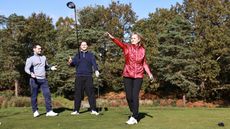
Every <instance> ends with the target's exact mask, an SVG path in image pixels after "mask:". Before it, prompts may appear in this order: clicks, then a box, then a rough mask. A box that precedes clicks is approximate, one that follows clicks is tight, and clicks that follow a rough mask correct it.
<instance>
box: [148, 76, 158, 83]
mask: <svg viewBox="0 0 230 129" xmlns="http://www.w3.org/2000/svg"><path fill="white" fill-rule="evenodd" d="M149 79H150V82H151V83H153V82H155V81H156V79H155V78H154V77H153V75H152V74H151V75H149Z"/></svg>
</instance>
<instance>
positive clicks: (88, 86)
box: [74, 76, 96, 112]
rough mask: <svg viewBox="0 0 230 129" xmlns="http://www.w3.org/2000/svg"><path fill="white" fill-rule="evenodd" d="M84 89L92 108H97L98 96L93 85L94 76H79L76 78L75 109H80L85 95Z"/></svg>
mask: <svg viewBox="0 0 230 129" xmlns="http://www.w3.org/2000/svg"><path fill="white" fill-rule="evenodd" d="M84 91H85V92H86V95H87V96H88V99H89V105H90V109H91V110H96V98H95V92H94V87H93V77H92V76H77V77H76V79H75V93H74V97H75V98H74V111H78V112H79V110H80V106H81V100H82V98H83V96H84Z"/></svg>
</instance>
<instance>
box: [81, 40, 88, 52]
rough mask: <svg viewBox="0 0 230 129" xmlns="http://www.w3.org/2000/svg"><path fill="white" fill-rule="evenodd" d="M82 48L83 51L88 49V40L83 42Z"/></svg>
mask: <svg viewBox="0 0 230 129" xmlns="http://www.w3.org/2000/svg"><path fill="white" fill-rule="evenodd" d="M80 48H81V50H82V51H86V50H87V48H88V45H87V43H86V42H82V43H81V46H80Z"/></svg>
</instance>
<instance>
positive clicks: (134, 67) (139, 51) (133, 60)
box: [107, 32, 153, 125]
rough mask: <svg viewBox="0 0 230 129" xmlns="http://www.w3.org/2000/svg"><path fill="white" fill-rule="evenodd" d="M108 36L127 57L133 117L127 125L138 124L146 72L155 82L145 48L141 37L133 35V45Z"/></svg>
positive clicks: (126, 82) (125, 74) (128, 96)
mask: <svg viewBox="0 0 230 129" xmlns="http://www.w3.org/2000/svg"><path fill="white" fill-rule="evenodd" d="M107 35H108V36H109V37H110V38H111V39H112V41H113V42H114V43H116V45H118V46H119V47H121V48H122V50H123V53H124V57H125V66H124V70H123V77H124V85H125V92H126V99H127V102H128V105H129V109H130V111H131V112H132V116H131V117H130V118H129V120H128V121H126V123H127V124H130V125H131V124H137V118H138V112H139V111H138V109H139V92H140V90H141V85H142V82H143V77H144V71H146V72H147V74H148V75H149V78H150V79H151V80H153V75H152V73H151V71H150V69H149V66H148V65H147V63H146V57H145V48H144V47H143V45H142V44H141V36H140V35H139V34H137V33H133V34H132V37H131V44H127V43H122V42H121V41H120V40H118V39H116V38H114V37H113V36H112V35H111V34H110V33H108V32H107Z"/></svg>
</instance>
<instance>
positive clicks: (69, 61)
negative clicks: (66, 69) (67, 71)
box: [68, 56, 73, 65]
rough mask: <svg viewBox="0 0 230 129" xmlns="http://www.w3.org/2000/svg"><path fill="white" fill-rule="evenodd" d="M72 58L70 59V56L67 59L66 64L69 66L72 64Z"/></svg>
mask: <svg viewBox="0 0 230 129" xmlns="http://www.w3.org/2000/svg"><path fill="white" fill-rule="evenodd" d="M72 61H73V60H72V58H71V56H69V59H68V64H69V65H70V64H71V63H72Z"/></svg>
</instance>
